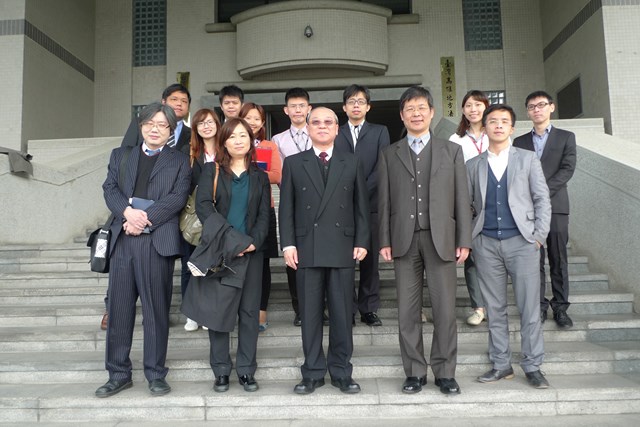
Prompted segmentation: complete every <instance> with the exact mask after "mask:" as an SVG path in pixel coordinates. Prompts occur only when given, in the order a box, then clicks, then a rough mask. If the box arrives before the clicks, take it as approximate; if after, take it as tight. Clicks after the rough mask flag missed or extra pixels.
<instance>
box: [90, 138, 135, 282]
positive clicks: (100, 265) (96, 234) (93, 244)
mask: <svg viewBox="0 0 640 427" xmlns="http://www.w3.org/2000/svg"><path fill="white" fill-rule="evenodd" d="M132 149H133V147H127V148H126V149H125V152H124V154H123V155H122V159H121V160H120V170H119V172H120V174H119V175H118V187H120V190H122V187H124V174H125V166H126V164H127V160H128V159H129V155H130V154H131V150H132ZM114 218H115V217H114V216H113V214H111V215H110V216H109V219H108V220H107V222H105V223H104V225H103V226H102V227H100V228H98V229H97V230H94V231H93V232H92V233H91V234H90V235H89V240H87V246H88V247H90V248H91V249H90V250H89V264H90V266H91V271H95V272H96V273H108V272H109V249H110V246H109V244H110V243H111V224H112V223H113V220H114Z"/></svg>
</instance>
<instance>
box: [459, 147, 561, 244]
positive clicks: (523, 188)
mask: <svg viewBox="0 0 640 427" xmlns="http://www.w3.org/2000/svg"><path fill="white" fill-rule="evenodd" d="M509 150H510V151H509V166H508V167H507V190H508V192H509V207H510V208H511V215H513V219H514V220H515V222H516V225H517V226H518V230H520V234H522V236H523V237H524V238H525V239H526V240H527V241H528V242H531V243H534V242H536V241H537V242H539V243H542V242H544V241H545V239H546V238H547V234H549V224H550V222H551V201H550V200H549V188H548V187H547V183H546V181H545V179H544V174H543V173H542V167H541V166H540V161H539V160H538V159H537V157H536V154H535V153H534V152H532V151H527V150H524V149H521V148H516V147H510V148H509ZM488 155H489V152H488V151H485V152H484V153H482V154H480V155H479V156H477V157H474V158H473V159H471V160H469V161H468V162H467V169H468V177H469V193H470V194H471V205H472V207H473V211H474V212H475V216H474V219H473V233H472V236H473V237H474V238H475V237H476V236H477V235H478V234H480V233H481V232H482V228H483V227H484V208H485V203H486V197H485V196H486V194H487V179H488V171H489V162H488Z"/></svg>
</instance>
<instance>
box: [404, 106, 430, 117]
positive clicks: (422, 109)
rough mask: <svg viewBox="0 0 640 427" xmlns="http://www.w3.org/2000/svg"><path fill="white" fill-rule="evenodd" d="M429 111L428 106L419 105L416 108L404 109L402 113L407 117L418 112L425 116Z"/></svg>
mask: <svg viewBox="0 0 640 427" xmlns="http://www.w3.org/2000/svg"><path fill="white" fill-rule="evenodd" d="M429 110H430V108H429V106H427V105H419V106H418V107H417V108H416V107H407V108H405V109H403V110H402V111H403V112H404V113H406V114H409V115H413V113H415V112H418V113H420V114H426V113H428V112H429Z"/></svg>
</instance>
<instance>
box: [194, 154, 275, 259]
mask: <svg viewBox="0 0 640 427" xmlns="http://www.w3.org/2000/svg"><path fill="white" fill-rule="evenodd" d="M215 171H216V169H215V163H205V165H204V168H203V169H202V175H201V176H200V181H199V182H198V191H197V192H196V214H197V215H198V218H199V219H200V221H201V222H202V223H203V224H204V223H205V222H206V220H207V218H209V216H211V214H213V212H215V211H217V212H218V213H220V214H221V215H222V216H223V217H225V218H227V215H228V214H229V208H230V207H231V185H232V177H231V175H230V174H228V173H227V172H225V171H224V169H222V168H220V175H219V176H218V187H217V189H216V204H215V207H214V205H213V179H214V177H215ZM270 206H271V187H270V186H269V177H268V176H267V174H266V172H264V171H263V170H262V169H260V168H259V167H257V166H255V165H251V166H250V167H249V199H248V201H247V234H248V235H249V236H250V237H251V238H252V239H253V245H254V246H255V247H256V251H257V252H259V251H262V250H264V241H265V239H266V238H267V234H268V232H269V209H270Z"/></svg>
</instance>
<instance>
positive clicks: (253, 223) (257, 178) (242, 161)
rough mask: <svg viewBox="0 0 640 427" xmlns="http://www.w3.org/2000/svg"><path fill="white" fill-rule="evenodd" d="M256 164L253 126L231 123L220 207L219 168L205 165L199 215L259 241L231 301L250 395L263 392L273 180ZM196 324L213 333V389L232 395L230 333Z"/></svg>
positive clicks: (239, 369) (223, 137)
mask: <svg viewBox="0 0 640 427" xmlns="http://www.w3.org/2000/svg"><path fill="white" fill-rule="evenodd" d="M254 160H255V148H254V145H253V134H252V132H251V128H250V127H249V125H248V124H247V122H245V121H244V120H242V119H229V120H227V121H226V122H225V123H224V125H223V126H222V128H221V129H220V132H219V134H218V141H217V150H216V162H217V163H218V165H219V176H218V184H217V188H216V197H215V206H214V204H213V181H214V177H215V171H216V168H215V166H214V164H213V163H207V164H205V165H204V168H203V170H202V175H201V177H200V181H199V184H198V191H197V193H196V200H197V204H196V213H197V214H198V217H199V218H200V221H201V222H202V223H203V224H204V223H205V222H206V220H207V218H208V217H209V216H210V215H212V214H213V213H214V212H218V213H219V214H220V215H222V216H223V217H224V218H226V220H227V222H228V223H229V224H230V225H231V226H232V227H233V228H234V229H235V230H237V231H240V232H242V233H244V234H246V235H247V236H249V237H250V238H251V239H252V241H253V243H251V244H250V245H249V246H248V247H247V248H246V249H245V250H244V251H242V252H241V253H239V254H238V256H245V257H248V258H249V261H248V268H247V272H246V276H245V279H244V282H243V286H242V288H241V289H239V290H238V292H237V293H236V297H235V298H234V299H233V300H232V301H229V307H232V308H234V309H235V307H236V306H237V311H235V310H234V311H233V312H232V313H231V315H232V316H234V317H235V315H236V313H237V316H238V350H237V355H236V373H237V374H238V378H239V382H240V384H241V385H242V386H243V387H244V389H245V391H256V390H258V383H257V382H256V380H255V378H254V373H255V371H256V367H257V363H256V349H257V344H258V320H259V310H260V295H261V283H262V262H263V258H264V254H263V250H264V241H265V239H266V237H267V233H268V228H269V206H270V203H269V202H270V188H269V178H268V177H267V174H266V173H265V172H264V171H263V170H262V169H260V168H259V167H258V166H256V165H255V163H254ZM216 286H225V285H216ZM218 303H219V301H218ZM218 305H219V304H218ZM211 306H213V303H212V304H211ZM228 311H229V310H225V313H222V312H221V313H211V314H212V315H213V319H212V320H216V319H215V317H216V316H229V313H228ZM194 320H196V321H198V322H199V323H201V322H202V323H203V324H204V325H205V326H208V327H209V341H210V344H211V349H210V363H211V368H212V369H213V373H214V375H215V377H216V380H215V383H214V386H213V389H214V390H215V391H218V392H223V391H227V390H228V389H229V374H230V373H231V368H232V362H231V356H230V355H229V332H230V331H228V330H215V329H216V328H215V326H216V324H220V322H218V321H215V322H212V323H210V324H209V325H207V320H206V319H203V320H204V322H203V320H201V319H194ZM217 320H223V319H217ZM212 327H213V328H212ZM217 329H228V328H217Z"/></svg>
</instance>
